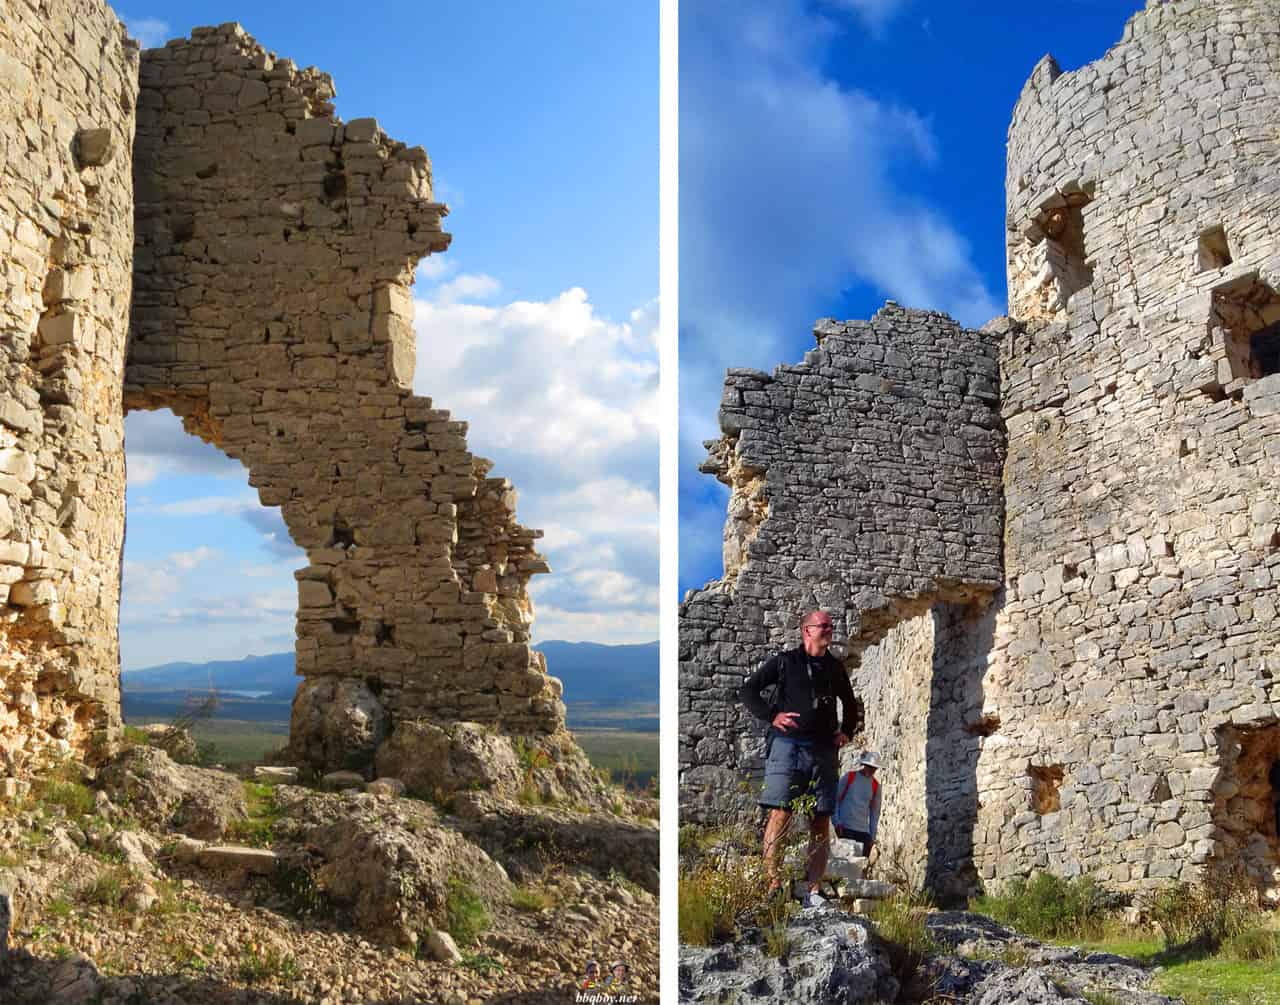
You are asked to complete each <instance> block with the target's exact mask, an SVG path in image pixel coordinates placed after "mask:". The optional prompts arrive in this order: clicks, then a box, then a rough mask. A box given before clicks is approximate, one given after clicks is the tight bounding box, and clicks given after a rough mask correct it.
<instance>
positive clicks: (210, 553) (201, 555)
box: [169, 544, 218, 572]
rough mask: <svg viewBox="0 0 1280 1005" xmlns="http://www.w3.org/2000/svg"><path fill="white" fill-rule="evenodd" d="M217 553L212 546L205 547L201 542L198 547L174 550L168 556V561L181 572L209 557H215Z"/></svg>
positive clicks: (190, 568) (188, 570) (205, 560)
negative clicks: (187, 549) (188, 549)
mask: <svg viewBox="0 0 1280 1005" xmlns="http://www.w3.org/2000/svg"><path fill="white" fill-rule="evenodd" d="M217 554H218V553H217V552H216V551H215V550H214V549H213V548H209V547H206V546H205V545H203V544H202V545H200V547H198V548H193V549H192V550H191V551H175V552H174V553H173V554H172V555H170V556H169V561H171V562H172V563H173V564H174V566H175V567H177V568H178V569H181V570H182V571H183V572H190V571H191V570H192V569H194V568H195V567H196V566H197V565H199V564H200V563H201V562H207V561H208V560H209V559H211V558H214V557H216V556H217Z"/></svg>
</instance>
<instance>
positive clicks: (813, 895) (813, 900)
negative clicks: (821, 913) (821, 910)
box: [800, 890, 827, 908]
mask: <svg viewBox="0 0 1280 1005" xmlns="http://www.w3.org/2000/svg"><path fill="white" fill-rule="evenodd" d="M800 906H801V907H804V908H810V907H826V906H827V898H826V897H824V896H823V895H822V894H820V893H818V892H817V891H816V890H810V891H809V892H808V893H806V894H805V895H804V900H802V901H801V902H800Z"/></svg>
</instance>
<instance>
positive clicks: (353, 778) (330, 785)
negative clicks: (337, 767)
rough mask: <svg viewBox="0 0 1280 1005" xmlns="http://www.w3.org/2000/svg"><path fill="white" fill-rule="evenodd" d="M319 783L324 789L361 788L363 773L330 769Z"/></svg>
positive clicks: (362, 785) (362, 786)
mask: <svg viewBox="0 0 1280 1005" xmlns="http://www.w3.org/2000/svg"><path fill="white" fill-rule="evenodd" d="M320 784H321V785H323V786H324V787H325V788H326V789H338V790H342V789H363V788H364V775H362V774H360V772H358V771H330V772H329V773H328V774H327V775H325V776H324V777H323V778H321V779H320Z"/></svg>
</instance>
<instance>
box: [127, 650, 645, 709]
mask: <svg viewBox="0 0 1280 1005" xmlns="http://www.w3.org/2000/svg"><path fill="white" fill-rule="evenodd" d="M534 648H535V649H538V650H539V651H541V652H542V653H543V654H544V655H545V656H546V658H547V669H548V671H549V672H550V673H551V674H552V675H553V676H555V677H559V678H560V679H561V680H562V681H564V692H565V701H566V703H567V704H569V705H570V706H571V707H572V706H595V707H596V708H598V709H614V708H626V707H634V706H637V705H645V706H653V710H654V712H655V713H656V710H657V704H658V643H657V642H646V643H643V644H641V645H626V646H608V645H602V644H600V643H597V642H558V641H557V642H543V643H542V644H541V645H538V646H535V647H534ZM297 686H298V677H297V676H296V675H295V674H294V662H293V653H272V654H271V655H269V656H246V657H245V658H244V659H242V660H216V661H214V662H211V663H185V662H184V663H164V664H161V665H160V666H153V667H145V668H143V669H140V670H126V671H125V672H124V673H123V674H122V675H121V690H122V691H123V692H124V704H125V709H124V711H125V717H126V718H127V719H132V718H136V716H135V715H131V707H132V709H134V710H135V711H136V712H137V713H140V714H146V713H143V709H146V708H149V707H150V706H152V705H155V704H158V703H163V704H165V705H168V704H169V703H170V702H171V701H172V699H171V697H170V696H171V695H172V693H173V692H177V691H208V690H215V691H218V692H219V694H220V695H222V697H223V699H224V701H225V700H228V699H230V700H232V701H233V703H234V704H235V705H236V706H241V705H245V704H248V703H249V702H255V703H257V702H260V703H261V704H262V705H263V706H267V705H276V704H278V703H279V702H289V701H291V700H292V699H293V693H294V691H295V690H296V689H297ZM242 699H247V701H245V700H242ZM238 711H244V709H238ZM262 711H263V712H265V711H266V709H265V707H264V708H263V710H262ZM584 711H585V710H584ZM223 714H224V715H226V716H227V717H231V716H232V714H233V713H232V711H231V710H230V709H227V710H225V711H224V713H223ZM246 718H255V719H256V718H259V716H258V715H252V716H249V715H246ZM284 718H286V719H287V718H288V710H287V708H286V709H285V712H284Z"/></svg>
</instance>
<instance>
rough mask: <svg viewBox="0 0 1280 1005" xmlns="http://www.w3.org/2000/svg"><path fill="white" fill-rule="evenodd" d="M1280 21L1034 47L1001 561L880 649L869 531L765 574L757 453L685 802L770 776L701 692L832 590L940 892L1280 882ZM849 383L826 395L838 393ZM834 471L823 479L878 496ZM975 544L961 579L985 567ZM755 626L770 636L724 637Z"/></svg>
mask: <svg viewBox="0 0 1280 1005" xmlns="http://www.w3.org/2000/svg"><path fill="white" fill-rule="evenodd" d="M1275 15H1276V10H1275V7H1274V5H1273V4H1269V3H1261V2H1242V0H1234V2H1219V3H1195V2H1177V3H1150V4H1148V7H1147V9H1146V10H1144V11H1142V12H1139V13H1138V14H1136V15H1134V17H1133V18H1132V19H1131V20H1130V22H1129V24H1128V25H1127V26H1126V28H1125V31H1124V35H1123V37H1122V39H1121V41H1120V42H1119V43H1118V44H1117V45H1116V46H1115V47H1114V48H1112V49H1111V50H1110V51H1109V52H1108V53H1107V54H1106V55H1105V56H1104V57H1103V58H1102V59H1100V60H1099V61H1097V62H1096V63H1093V64H1090V65H1088V66H1086V67H1084V68H1082V69H1080V70H1078V71H1076V72H1074V73H1061V72H1060V71H1059V68H1058V66H1057V65H1056V63H1055V62H1054V61H1053V60H1052V58H1046V59H1045V60H1044V61H1042V62H1041V64H1040V65H1039V66H1037V67H1036V68H1035V71H1034V72H1033V74H1032V76H1031V79H1030V80H1029V81H1028V83H1027V85H1026V87H1025V88H1024V91H1023V94H1022V96H1021V98H1020V99H1019V101H1018V104H1017V107H1016V108H1015V110H1014V116H1013V123H1012V126H1011V128H1010V132H1009V150H1008V175H1007V179H1006V191H1007V204H1008V205H1007V208H1008V215H1007V222H1008V238H1007V247H1008V282H1009V290H1008V293H1009V306H1010V312H1011V314H1012V317H1011V318H1010V319H1001V320H1000V321H998V322H995V323H993V324H992V325H989V326H987V328H986V329H985V331H987V332H990V333H991V334H992V336H993V337H998V338H999V340H1000V346H999V399H998V407H999V411H1000V415H1001V417H1002V420H1003V421H1002V428H1003V430H1004V438H1003V442H1004V450H1005V451H1006V453H1005V455H1004V457H1003V459H1002V465H1003V503H1004V522H1003V528H1002V531H1003V533H1002V537H1001V538H998V540H999V541H1000V545H999V548H998V556H997V558H996V560H995V564H996V566H997V569H999V567H1000V565H1001V564H1002V566H1003V568H1002V573H1001V572H998V573H997V575H995V576H994V577H991V581H989V585H988V586H987V587H986V589H985V591H976V592H971V595H970V596H968V597H965V598H963V599H962V600H959V601H958V600H957V599H955V598H954V597H952V596H948V595H944V594H943V593H942V592H941V591H939V595H938V597H937V598H936V599H937V600H939V601H943V602H942V603H934V604H933V605H932V606H931V607H928V608H927V609H924V610H908V609H906V608H905V607H904V608H903V609H902V616H900V617H895V618H894V619H893V622H894V623H893V624H892V626H891V627H890V626H885V630H883V631H881V632H880V633H879V635H878V636H877V637H876V638H874V639H872V640H870V643H871V644H870V645H867V642H868V640H867V639H866V633H865V631H864V630H863V629H862V627H861V625H862V622H863V619H862V615H861V614H860V613H859V614H858V617H857V618H854V617H853V614H854V612H855V611H858V610H859V609H860V605H858V604H857V603H850V602H849V599H848V597H847V596H846V595H845V594H842V593H841V592H840V591H839V590H838V589H834V588H833V587H834V586H835V585H837V584H839V583H840V582H841V581H842V579H843V578H845V577H847V576H848V575H849V574H850V573H849V570H850V569H852V568H856V567H857V562H858V559H859V558H861V557H862V552H861V551H860V550H857V549H855V551H854V554H853V555H850V554H848V553H847V550H848V549H847V543H846V544H844V545H842V547H845V549H846V550H845V551H841V550H840V548H839V547H837V546H836V543H835V542H836V539H837V538H839V539H840V540H841V541H842V542H845V541H846V537H845V531H844V530H842V529H840V528H839V527H837V526H836V525H834V524H828V525H827V527H826V529H825V530H824V529H822V528H821V527H819V526H818V525H809V526H806V527H805V528H804V533H805V534H808V535H810V536H811V537H812V538H813V540H812V541H811V542H810V543H807V545H806V547H807V550H808V554H807V556H806V557H807V559H808V560H809V561H810V562H811V563H813V564H811V565H809V566H807V567H806V568H805V574H804V576H803V582H802V583H798V584H797V588H796V589H794V590H792V591H790V592H789V593H787V594H786V595H783V596H778V597H777V599H774V598H773V597H772V596H766V597H762V596H761V595H760V594H759V593H752V594H747V595H744V594H743V586H744V585H746V584H748V583H751V582H753V579H752V572H753V564H754V563H755V562H756V561H757V559H756V555H761V556H763V555H765V554H773V553H778V552H785V551H786V550H787V549H790V548H794V547H795V546H796V545H797V543H798V540H799V538H798V537H797V535H796V534H795V531H794V527H789V526H788V525H787V524H786V523H783V524H779V525H778V526H779V532H778V533H775V532H774V522H773V521H774V514H775V512H776V503H775V499H777V498H778V497H776V496H774V495H773V494H772V493H773V486H774V485H775V481H774V477H773V472H772V470H770V469H769V468H767V467H765V466H761V470H758V471H755V472H753V477H754V478H755V479H756V482H757V483H758V484H761V485H765V486H767V489H766V490H765V491H764V492H763V494H761V495H760V498H759V501H758V502H757V503H756V505H755V508H754V510H744V508H743V506H742V504H741V503H740V502H737V501H736V500H737V496H736V495H735V503H734V504H731V505H732V506H733V507H735V508H734V509H733V510H732V511H731V518H730V526H731V527H733V528H747V527H749V528H750V533H752V534H754V535H755V543H754V544H752V545H751V546H749V547H748V549H747V559H746V563H745V564H744V565H743V566H742V568H741V569H740V570H739V571H738V572H737V581H736V585H735V584H734V583H733V582H732V581H728V582H726V583H723V584H720V585H718V586H715V587H713V588H712V589H711V591H710V592H705V593H700V594H697V595H695V597H694V598H692V599H691V600H690V601H689V602H688V603H687V604H686V607H685V611H684V624H683V636H684V637H683V638H682V658H684V660H685V662H684V665H683V667H682V676H683V677H684V678H685V679H686V680H688V682H689V683H688V684H686V685H685V686H686V687H688V688H689V689H690V695H691V696H693V700H690V701H689V702H687V703H686V705H685V706H684V710H685V711H684V715H685V718H684V722H683V723H682V732H683V733H684V734H686V738H687V739H688V741H689V742H688V743H687V744H686V748H685V750H684V751H683V756H682V769H683V771H684V776H685V785H686V787H687V788H689V790H690V791H691V792H693V793H694V794H695V795H694V798H693V799H687V800H686V806H687V808H686V810H685V812H690V810H693V811H694V812H697V809H698V808H699V807H700V806H702V805H703V803H701V802H700V801H699V799H698V798H697V794H698V793H700V792H702V791H703V790H704V787H703V786H702V785H701V783H700V778H703V777H707V776H708V773H709V772H710V771H711V770H722V771H724V775H725V777H726V778H733V779H735V780H736V779H738V778H740V777H742V776H743V774H744V772H742V771H741V770H739V766H740V765H742V766H743V767H745V766H746V765H745V763H743V762H744V760H745V758H744V757H742V756H740V757H738V758H737V759H735V758H733V757H730V756H725V755H724V752H723V751H721V752H720V753H721V758H720V760H719V761H718V762H716V763H717V764H718V765H719V767H718V768H717V769H712V768H711V767H710V765H711V764H712V755H713V754H714V753H715V751H714V750H713V748H712V746H711V745H710V743H709V742H708V740H707V738H710V737H711V736H712V730H713V729H714V728H720V727H727V731H729V732H732V731H733V730H734V729H736V728H737V725H736V720H735V719H734V717H735V716H736V715H737V713H736V711H735V710H733V709H732V708H731V706H728V705H725V704H721V705H720V706H718V709H717V710H716V711H712V706H711V705H710V704H709V705H707V706H700V705H699V704H698V703H697V701H696V695H697V694H698V693H699V689H702V693H707V689H708V688H709V687H710V686H718V687H719V688H720V691H721V694H722V695H723V694H725V693H727V692H728V691H729V690H730V689H731V688H732V686H733V685H734V684H735V683H736V682H737V680H739V679H740V674H741V673H742V672H745V670H746V669H747V664H748V663H749V662H751V661H752V660H754V659H758V658H759V657H760V655H762V652H763V650H765V648H766V646H767V644H768V643H776V641H778V640H780V636H781V633H780V631H778V630H777V629H778V628H779V627H780V626H781V625H782V624H783V623H784V620H785V619H786V618H788V617H794V615H795V613H797V609H798V608H799V607H803V606H805V603H806V602H807V600H808V598H813V599H816V600H818V601H820V602H822V603H824V604H827V605H829V606H831V607H832V608H834V609H835V610H836V611H837V613H838V612H839V611H842V610H843V611H845V612H847V613H846V616H845V622H846V623H845V630H846V633H847V636H848V637H849V639H850V640H851V643H852V644H851V645H850V647H849V648H850V652H851V655H852V659H851V661H850V663H851V666H855V667H856V669H854V683H855V688H857V689H860V690H861V691H862V693H863V694H864V695H865V696H866V697H867V699H868V701H867V704H868V718H869V731H868V735H867V737H866V741H867V743H868V744H870V745H872V746H876V747H879V748H880V749H881V750H882V751H883V752H885V753H886V754H887V755H888V756H887V761H888V766H887V770H886V772H885V774H886V775H887V776H888V778H889V779H891V780H892V784H886V788H885V791H886V807H885V821H884V827H885V832H886V833H885V837H886V839H887V840H889V841H891V842H893V843H896V844H898V845H899V846H900V847H902V848H903V849H904V851H905V852H906V855H907V858H908V859H909V860H910V861H911V863H912V864H913V865H914V867H915V868H916V869H917V871H918V875H919V878H921V879H922V880H926V881H927V882H929V884H930V885H932V886H933V887H934V888H935V889H938V890H940V891H944V892H947V891H951V890H961V889H966V888H969V887H972V885H973V884H974V883H975V882H976V881H977V880H978V879H981V880H982V881H984V882H988V883H989V882H993V881H995V882H998V881H1000V880H1003V879H1007V878H1009V877H1012V876H1016V875H1026V874H1028V873H1029V872H1031V871H1034V870H1038V869H1039V870H1045V869H1047V870H1051V871H1054V872H1057V873H1059V874H1065V875H1075V874H1080V873H1088V874H1091V875H1094V876H1096V877H1098V878H1099V879H1100V880H1102V881H1103V882H1105V883H1107V884H1108V885H1111V886H1115V887H1120V888H1125V889H1142V888H1146V887H1150V886H1154V885H1157V884H1159V883H1162V882H1167V881H1169V880H1172V879H1192V878H1194V877H1196V876H1197V875H1200V874H1201V873H1202V872H1204V871H1205V870H1217V869H1227V868H1242V869H1244V870H1245V871H1246V873H1247V874H1248V875H1249V876H1250V878H1251V880H1252V882H1253V883H1254V884H1255V885H1256V886H1257V887H1258V888H1259V889H1261V890H1263V891H1265V892H1267V893H1268V895H1270V896H1271V897H1273V898H1277V897H1280V836H1278V835H1277V834H1276V830H1275V813H1274V809H1273V807H1274V800H1275V799H1276V798H1278V797H1280V793H1277V792H1275V791H1274V790H1273V788H1272V786H1271V783H1270V782H1269V780H1268V773H1269V771H1270V769H1271V766H1272V764H1273V763H1274V762H1275V761H1276V760H1277V759H1278V758H1280V680H1276V679H1274V678H1276V677H1277V676H1278V675H1277V671H1280V657H1277V655H1276V653H1277V649H1278V647H1280V622H1278V621H1277V617H1276V581H1277V580H1280V508H1278V506H1280V503H1278V500H1277V497H1276V490H1275V483H1276V479H1277V475H1280V436H1277V433H1278V432H1280V334H1278V333H1280V286H1278V285H1277V284H1278V283H1280V239H1278V238H1280V232H1278V231H1277V226H1278V225H1277V223H1276V222H1275V221H1276V220H1277V219H1278V218H1280V138H1278V137H1280V134H1278V133H1277V130H1276V121H1275V119H1276V113H1275V108H1276V107H1277V103H1276V102H1277V98H1278V97H1280V36H1278V35H1277V34H1276V33H1275V31H1274V25H1275ZM904 329H905V326H904ZM909 338H910V333H909V332H907V331H904V332H902V333H899V332H893V333H890V334H889V335H888V336H887V344H890V345H895V346H896V345H898V342H899V340H900V339H909ZM876 373H877V374H878V371H876ZM883 376H885V378H886V379H890V380H891V379H892V378H891V377H890V375H889V374H884V375H883ZM738 381H739V378H736V377H731V378H730V381H729V386H730V388H731V390H732V389H734V388H736V386H737V382H738ZM828 384H829V378H827V377H825V376H817V377H816V378H815V379H814V380H813V381H812V382H811V383H810V385H809V387H808V389H807V390H808V391H809V393H812V394H814V395H817V396H819V397H826V398H827V399H828V400H829V401H831V402H832V403H833V405H832V407H834V408H836V409H840V408H841V406H840V404H839V402H840V401H841V400H842V399H841V397H840V395H842V394H843V392H842V391H836V390H833V389H832V388H831V387H829V386H828ZM758 421H759V422H760V423H761V424H762V425H767V426H770V427H771V428H774V429H776V430H778V431H779V432H778V435H779V436H780V437H782V438H783V442H782V444H780V448H779V450H778V454H779V455H785V454H792V455H798V456H803V455H802V454H799V450H798V448H800V447H801V446H802V445H803V440H801V439H797V438H793V437H792V436H791V434H790V427H789V426H788V425H787V420H786V417H785V411H782V412H779V413H777V414H774V415H772V416H765V415H760V416H759V417H758ZM960 428H961V427H959V426H955V425H953V426H952V427H951V429H950V432H951V433H952V434H953V435H955V434H956V433H957V432H958V430H959V429H960ZM896 448H897V447H896V444H894V443H892V442H890V443H889V444H887V445H886V448H885V449H886V450H887V451H888V452H889V453H890V454H892V452H893V451H894V450H895V449H896ZM720 466H721V467H723V468H725V469H726V470H727V469H728V466H727V465H724V464H721V465H720ZM824 474H825V477H822V478H820V479H818V481H819V482H820V483H821V484H822V485H823V486H824V488H822V489H821V490H820V491H821V493H822V495H823V496H824V497H826V498H829V499H849V498H864V497H865V493H867V491H868V488H867V487H866V486H865V485H864V484H862V483H860V482H859V481H858V480H857V479H850V478H849V477H848V475H847V474H842V473H841V471H839V470H837V469H836V468H835V467H829V468H828V469H826V471H825V473H824ZM917 476H918V477H919V478H921V479H922V480H923V481H924V482H925V483H926V484H927V483H931V482H932V481H933V480H934V479H935V478H936V477H937V465H936V463H935V462H934V461H933V460H932V459H930V460H929V461H927V462H926V463H923V464H921V465H920V466H919V470H918V472H917ZM812 491H813V493H814V494H816V493H817V491H818V490H812ZM930 493H931V489H929V488H926V489H925V491H924V494H925V495H926V496H930ZM970 498H973V496H971V497H970ZM868 501H869V499H868ZM751 512H754V513H767V514H768V515H767V516H766V518H765V520H764V521H763V522H762V523H761V522H758V521H757V522H756V523H755V524H752V522H751V519H749V518H748V517H747V516H746V515H745V514H748V513H751ZM940 529H955V530H957V531H959V530H962V529H964V528H963V527H962V526H956V527H954V528H950V527H946V526H945V525H944V526H943V527H942V528H940ZM734 534H735V535H737V536H738V537H741V536H742V534H741V533H740V532H739V531H738V530H734ZM997 534H1000V531H999V530H997ZM957 558H958V560H959V562H958V566H957V567H956V568H955V569H953V570H952V571H951V573H950V575H951V577H952V579H953V581H955V582H965V581H977V580H980V579H983V578H984V577H983V576H980V575H978V572H979V570H980V569H984V568H986V566H985V564H984V565H981V566H979V565H974V564H971V562H970V560H969V559H968V558H967V557H966V556H962V555H959V553H957ZM797 578H799V577H797ZM911 594H912V591H911V590H906V591H900V592H899V593H896V594H895V593H887V594H886V596H887V597H888V599H889V600H890V605H889V606H890V607H892V606H893V605H895V604H898V603H899V602H898V600H897V597H898V596H901V597H902V598H904V599H909V598H910V596H911ZM797 601H801V602H800V603H797ZM717 605H718V606H717ZM708 609H712V610H716V611H719V612H721V616H720V618H719V620H718V621H717V622H715V623H714V625H711V624H708V623H707V621H706V619H705V618H704V616H703V612H704V611H706V610H708ZM837 620H839V619H837ZM770 626H772V627H773V628H774V630H773V631H772V632H767V629H768V628H769V627H770ZM751 632H754V633H755V634H754V635H751V634H749V633H751ZM739 638H740V639H742V640H743V642H744V643H746V648H747V649H749V650H751V652H750V653H745V654H743V655H741V656H739V657H737V658H736V659H731V658H728V657H730V656H731V655H732V653H731V652H726V651H725V650H726V648H727V646H726V642H729V641H735V642H736V640H737V639H739ZM704 640H705V641H704ZM712 641H714V643H715V645H714V646H711V645H708V642H712ZM753 738H754V734H753V735H752V739H748V740H744V741H741V744H740V747H739V748H738V749H739V750H740V751H741V752H742V754H746V753H747V752H748V751H749V750H750V749H751V744H752V740H753ZM721 791H724V790H723V789H722V790H721ZM735 791H736V790H735ZM739 798H740V799H741V798H742V797H739Z"/></svg>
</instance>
